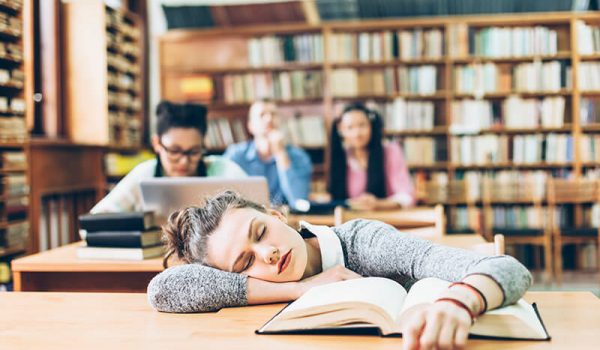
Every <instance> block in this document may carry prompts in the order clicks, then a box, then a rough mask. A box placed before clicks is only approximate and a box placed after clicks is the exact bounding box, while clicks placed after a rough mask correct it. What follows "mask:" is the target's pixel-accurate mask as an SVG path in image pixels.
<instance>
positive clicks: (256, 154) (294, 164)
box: [224, 100, 312, 208]
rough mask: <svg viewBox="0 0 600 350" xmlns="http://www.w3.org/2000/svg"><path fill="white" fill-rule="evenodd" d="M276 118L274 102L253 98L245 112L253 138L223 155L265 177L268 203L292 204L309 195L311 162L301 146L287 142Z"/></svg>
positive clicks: (232, 147)
mask: <svg viewBox="0 0 600 350" xmlns="http://www.w3.org/2000/svg"><path fill="white" fill-rule="evenodd" d="M278 119H279V117H278V115H277V106H276V105H275V103H273V102H272V101H269V100H261V101H257V102H254V103H253V104H252V106H250V111H249V112H248V130H249V131H250V133H251V134H252V135H253V140H251V141H246V142H241V143H237V144H234V145H231V146H229V147H228V148H227V150H226V151H225V154H224V157H225V158H229V159H231V160H233V161H234V162H236V163H237V164H238V165H239V166H240V167H241V168H242V169H243V170H244V171H245V172H246V173H247V174H248V175H250V176H264V177H266V178H267V182H268V183H269V192H270V194H271V204H273V205H280V204H288V205H289V206H290V207H291V208H295V207H296V202H297V201H298V200H299V199H302V200H306V199H307V198H308V193H309V189H310V179H311V175H312V163H311V161H310V157H309V156H308V154H307V153H306V152H305V151H304V150H302V149H300V148H298V147H295V146H292V145H289V144H286V141H285V138H284V135H283V133H282V132H281V130H279V128H278V126H279V124H278V121H279V120H278Z"/></svg>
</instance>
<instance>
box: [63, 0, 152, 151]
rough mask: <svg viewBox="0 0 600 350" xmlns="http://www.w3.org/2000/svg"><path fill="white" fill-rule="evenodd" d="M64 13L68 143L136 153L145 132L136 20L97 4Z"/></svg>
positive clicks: (69, 7) (72, 5) (73, 5)
mask: <svg viewBox="0 0 600 350" xmlns="http://www.w3.org/2000/svg"><path fill="white" fill-rule="evenodd" d="M62 10H63V15H64V25H65V27H64V30H63V33H64V59H65V85H66V89H65V101H66V103H65V112H66V115H67V119H68V123H67V125H68V134H69V138H70V139H71V140H72V141H74V142H79V143H84V144H95V145H103V146H110V147H112V148H117V149H118V148H123V149H124V150H125V151H129V150H130V149H131V148H136V147H140V146H141V144H142V135H143V132H144V119H143V112H142V106H143V104H144V101H143V85H142V84H143V81H144V77H143V76H142V74H143V72H142V71H141V67H142V66H143V59H144V55H143V50H142V47H143V46H142V45H143V44H142V30H143V27H142V23H141V20H140V18H139V17H138V16H137V15H136V14H134V13H132V12H129V11H126V10H124V9H113V8H111V7H109V6H107V5H105V4H104V1H101V0H90V1H81V0H78V1H69V2H65V3H63V4H62ZM82 62H86V63H85V64H82Z"/></svg>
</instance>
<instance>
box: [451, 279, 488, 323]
mask: <svg viewBox="0 0 600 350" xmlns="http://www.w3.org/2000/svg"><path fill="white" fill-rule="evenodd" d="M454 286H464V287H466V288H467V289H469V290H470V291H472V292H473V293H475V294H476V295H477V296H478V297H479V298H480V300H481V301H482V305H483V310H480V311H479V313H478V315H481V314H483V313H485V312H486V311H487V308H488V302H487V298H486V297H485V295H483V293H482V292H481V291H480V290H479V289H478V288H476V287H474V286H473V285H471V284H469V283H465V282H462V281H461V282H454V283H452V284H450V286H448V288H452V287H454Z"/></svg>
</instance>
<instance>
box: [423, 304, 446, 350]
mask: <svg viewBox="0 0 600 350" xmlns="http://www.w3.org/2000/svg"><path fill="white" fill-rule="evenodd" d="M442 322H443V315H442V314H441V313H439V312H436V311H434V312H429V313H428V315H427V316H426V324H425V329H424V330H423V334H422V335H421V338H420V339H419V343H420V345H421V346H420V347H419V349H420V350H434V349H436V348H437V343H438V339H439V336H440V331H441V328H442Z"/></svg>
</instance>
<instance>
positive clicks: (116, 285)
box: [12, 242, 163, 293]
mask: <svg viewBox="0 0 600 350" xmlns="http://www.w3.org/2000/svg"><path fill="white" fill-rule="evenodd" d="M80 245H81V242H78V243H72V244H69V245H66V246H64V247H60V248H56V249H51V250H48V251H45V252H41V253H38V254H34V255H30V256H27V257H24V258H21V259H15V260H13V261H12V270H13V276H14V288H15V291H69V292H138V293H144V292H146V287H147V286H148V282H150V280H151V279H152V277H154V276H156V275H157V274H158V273H159V272H161V271H163V267H162V258H155V259H148V260H141V261H125V260H83V259H79V258H77V253H76V250H77V247H78V246H80Z"/></svg>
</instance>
